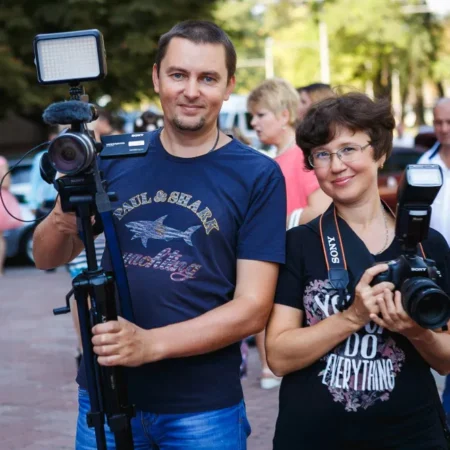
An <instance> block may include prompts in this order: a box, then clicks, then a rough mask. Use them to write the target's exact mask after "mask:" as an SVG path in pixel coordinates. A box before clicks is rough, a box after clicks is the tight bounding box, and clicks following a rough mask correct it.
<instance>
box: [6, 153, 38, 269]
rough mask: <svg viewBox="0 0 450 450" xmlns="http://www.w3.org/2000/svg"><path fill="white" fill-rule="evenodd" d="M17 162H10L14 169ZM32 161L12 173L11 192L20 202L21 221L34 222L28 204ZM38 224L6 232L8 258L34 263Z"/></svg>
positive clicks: (34, 223)
mask: <svg viewBox="0 0 450 450" xmlns="http://www.w3.org/2000/svg"><path fill="white" fill-rule="evenodd" d="M14 164H15V161H9V167H12V166H13V165H14ZM30 173H31V160H27V161H22V162H21V163H20V165H19V166H18V167H17V168H15V169H14V170H13V172H12V173H11V187H10V189H9V190H10V192H11V193H12V194H14V195H15V196H16V198H17V200H18V201H19V204H20V211H21V216H22V217H21V219H22V220H25V221H27V220H29V221H32V220H34V219H35V216H34V214H33V212H32V211H31V208H30V206H29V204H28V202H27V199H28V196H29V193H30V191H31V184H30ZM36 225H37V223H36V222H24V223H23V224H22V226H21V227H19V228H16V229H14V230H7V231H5V232H4V236H5V239H6V257H7V258H14V259H17V260H20V261H21V262H27V263H33V262H34V260H33V232H34V229H35V228H36Z"/></svg>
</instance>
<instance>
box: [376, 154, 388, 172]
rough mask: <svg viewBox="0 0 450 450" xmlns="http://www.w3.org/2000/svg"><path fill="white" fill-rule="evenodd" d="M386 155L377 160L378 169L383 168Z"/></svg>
mask: <svg viewBox="0 0 450 450" xmlns="http://www.w3.org/2000/svg"><path fill="white" fill-rule="evenodd" d="M386 159H387V158H386V155H383V156H382V157H381V158H380V159H379V160H378V168H379V169H382V168H383V167H384V163H385V162H386Z"/></svg>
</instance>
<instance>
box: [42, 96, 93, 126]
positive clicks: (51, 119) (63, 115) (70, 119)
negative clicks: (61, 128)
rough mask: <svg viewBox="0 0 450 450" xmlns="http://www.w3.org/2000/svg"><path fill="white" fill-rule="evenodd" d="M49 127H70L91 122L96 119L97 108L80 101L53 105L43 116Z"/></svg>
mask: <svg viewBox="0 0 450 450" xmlns="http://www.w3.org/2000/svg"><path fill="white" fill-rule="evenodd" d="M42 118H43V119H44V122H45V123H47V124H49V125H69V124H71V123H74V122H91V121H92V120H94V119H95V118H96V113H95V107H94V106H93V105H91V104H90V103H85V102H81V101H78V100H68V101H66V102H58V103H52V104H51V105H50V106H48V107H47V109H46V110H45V111H44V114H42Z"/></svg>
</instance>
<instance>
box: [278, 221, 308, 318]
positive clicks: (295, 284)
mask: <svg viewBox="0 0 450 450" xmlns="http://www.w3.org/2000/svg"><path fill="white" fill-rule="evenodd" d="M300 228H301V227H296V228H293V229H292V230H289V231H288V232H287V236H286V263H285V264H283V265H282V266H281V267H280V274H279V276H278V283H277V289H276V293H275V303H276V304H279V305H286V306H291V307H292V308H297V309H301V310H302V311H303V310H304V306H303V291H304V285H303V284H304V283H303V275H302V274H303V257H302V234H301V233H300Z"/></svg>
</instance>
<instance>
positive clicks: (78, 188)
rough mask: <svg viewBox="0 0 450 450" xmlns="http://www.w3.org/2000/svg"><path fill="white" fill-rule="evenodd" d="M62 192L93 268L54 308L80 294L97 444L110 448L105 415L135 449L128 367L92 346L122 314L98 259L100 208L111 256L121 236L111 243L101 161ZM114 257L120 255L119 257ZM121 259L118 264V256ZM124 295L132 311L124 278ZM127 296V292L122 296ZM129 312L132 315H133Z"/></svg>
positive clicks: (121, 440)
mask: <svg viewBox="0 0 450 450" xmlns="http://www.w3.org/2000/svg"><path fill="white" fill-rule="evenodd" d="M56 183H57V185H58V192H59V193H60V195H61V206H62V209H63V211H65V212H68V211H74V212H75V213H76V216H77V225H78V229H79V233H80V235H81V237H82V240H83V243H84V246H85V250H86V257H87V269H86V270H84V271H83V272H82V273H81V274H80V275H78V276H77V277H75V278H74V280H73V282H72V286H73V289H72V290H71V291H70V292H69V293H68V294H67V296H66V306H65V307H62V308H56V309H54V310H53V313H54V314H55V315H59V314H66V313H68V312H70V298H71V296H72V294H74V296H75V300H76V302H77V307H78V317H79V322H80V333H81V341H82V346H83V360H84V365H85V370H86V378H87V385H88V392H89V399H90V403H91V411H90V412H89V413H88V415H87V422H88V426H89V427H91V428H92V427H93V428H94V429H95V437H96V442H97V448H98V449H99V450H107V446H106V438H105V431H104V423H105V416H106V419H107V423H108V425H109V427H110V429H111V431H112V432H113V433H114V438H115V443H116V448H117V450H133V448H134V445H133V437H132V433H131V423H130V421H131V418H132V417H133V416H134V415H135V412H134V407H133V406H131V405H128V398H127V397H128V396H127V388H126V380H125V374H124V368H123V367H103V366H100V365H99V364H98V362H97V358H96V356H95V354H94V352H93V349H92V343H91V339H92V332H91V330H92V327H93V326H94V325H96V324H99V323H104V322H107V321H109V320H117V306H116V295H115V288H116V285H115V282H114V278H113V276H112V275H111V274H108V273H106V272H105V271H104V270H103V269H102V268H101V267H99V266H98V265H97V259H96V254H95V246H94V231H93V226H92V223H91V216H92V215H94V213H95V212H99V213H100V215H101V216H102V219H103V218H105V219H106V220H105V222H106V223H104V224H103V225H104V228H105V229H104V232H105V237H106V239H107V244H108V248H109V250H110V253H111V256H113V253H114V252H115V251H116V247H117V248H118V243H117V238H116V237H115V235H114V236H112V249H111V248H110V245H109V243H108V234H110V233H112V234H114V231H113V230H112V229H111V228H109V226H107V225H109V224H112V216H111V212H110V207H109V209H108V205H109V194H107V193H106V192H105V191H104V189H103V185H102V182H101V180H100V175H99V173H98V170H97V167H96V166H95V167H94V168H93V169H92V171H91V172H90V173H88V174H83V175H81V176H78V177H69V176H68V177H62V178H60V179H58V180H56ZM113 262H114V258H113ZM120 263H121V264H122V265H120V264H119V265H120V267H119V270H118V273H119V276H120V277H121V278H123V276H124V273H125V272H124V267H123V260H122V257H121V256H120ZM116 264H118V263H117V262H116ZM117 288H118V291H119V296H120V294H121V292H127V293H128V294H127V295H128V297H126V296H125V297H126V298H125V300H127V301H125V302H122V303H123V304H126V305H127V306H126V307H125V308H122V310H123V309H125V313H126V314H123V315H124V317H126V318H127V319H128V318H130V319H131V318H132V317H130V316H131V315H132V312H131V305H130V303H129V302H128V300H129V291H128V285H127V284H126V283H122V286H121V287H119V286H117ZM123 300H124V299H123V298H121V301H123ZM127 316H128V317H127Z"/></svg>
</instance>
